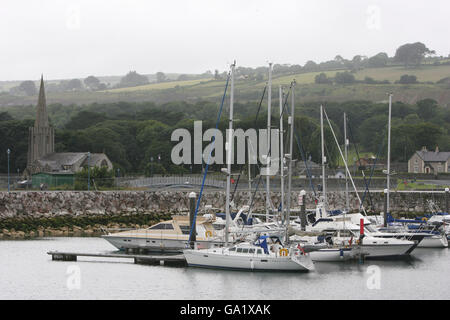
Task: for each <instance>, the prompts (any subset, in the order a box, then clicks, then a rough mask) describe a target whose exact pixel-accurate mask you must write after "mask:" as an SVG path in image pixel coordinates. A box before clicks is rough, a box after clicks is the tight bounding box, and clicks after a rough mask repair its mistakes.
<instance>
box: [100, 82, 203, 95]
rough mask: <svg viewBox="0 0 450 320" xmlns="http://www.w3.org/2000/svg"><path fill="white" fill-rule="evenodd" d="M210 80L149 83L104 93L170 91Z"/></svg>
mask: <svg viewBox="0 0 450 320" xmlns="http://www.w3.org/2000/svg"><path fill="white" fill-rule="evenodd" d="M210 80H211V79H196V80H185V81H168V82H161V83H150V84H147V85H143V86H137V87H128V88H118V89H111V90H105V91H104V92H112V93H114V92H119V93H120V92H134V91H149V90H163V89H170V88H175V87H176V86H180V87H185V86H192V85H196V84H199V83H202V82H208V81H210Z"/></svg>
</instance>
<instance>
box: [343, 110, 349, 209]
mask: <svg viewBox="0 0 450 320" xmlns="http://www.w3.org/2000/svg"><path fill="white" fill-rule="evenodd" d="M344 153H345V162H347V163H348V139H347V115H346V114H345V112H344ZM349 210H350V201H349V198H348V173H347V170H345V211H347V212H348V211H349Z"/></svg>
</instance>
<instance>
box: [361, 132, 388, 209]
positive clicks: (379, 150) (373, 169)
mask: <svg viewBox="0 0 450 320" xmlns="http://www.w3.org/2000/svg"><path fill="white" fill-rule="evenodd" d="M385 136H386V134H385V135H384V137H385ZM384 137H383V139H381V143H380V147H379V148H378V153H377V157H376V158H375V161H374V163H373V165H372V168H371V170H370V177H369V184H368V186H367V188H366V190H364V194H363V198H362V201H363V203H364V199H365V197H366V194H367V192H368V190H369V187H370V182H371V181H372V176H373V174H374V172H375V166H376V164H377V161H378V158H379V157H380V154H381V150H383V146H384ZM371 206H372V208H373V204H371Z"/></svg>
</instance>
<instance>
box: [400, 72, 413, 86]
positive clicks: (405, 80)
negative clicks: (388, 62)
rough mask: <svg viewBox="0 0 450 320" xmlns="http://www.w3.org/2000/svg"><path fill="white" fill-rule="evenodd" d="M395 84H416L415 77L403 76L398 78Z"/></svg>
mask: <svg viewBox="0 0 450 320" xmlns="http://www.w3.org/2000/svg"><path fill="white" fill-rule="evenodd" d="M397 83H401V84H413V83H417V77H416V76H414V75H408V74H404V75H402V76H401V77H400V80H398V81H397Z"/></svg>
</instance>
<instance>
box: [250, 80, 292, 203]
mask: <svg viewBox="0 0 450 320" xmlns="http://www.w3.org/2000/svg"><path fill="white" fill-rule="evenodd" d="M291 89H292V83H291V86H290V87H289V90H288V93H287V95H286V99H285V103H284V106H283V110H282V112H281V116H283V113H284V110H285V109H286V105H287V101H288V97H289V92H290V90H291ZM270 153H271V146H269V150H268V153H267V156H269V155H270ZM256 166H257V167H258V169H259V170H260V172H261V167H260V166H259V165H258V164H256ZM261 181H263V184H264V185H265V182H264V180H262V175H261V174H260V175H259V178H258V182H257V184H256V187H255V191H254V192H253V195H252V198H251V202H250V205H249V212H251V209H252V207H253V203H254V200H255V196H256V192H257V191H258V188H259V184H260V182H261Z"/></svg>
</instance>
